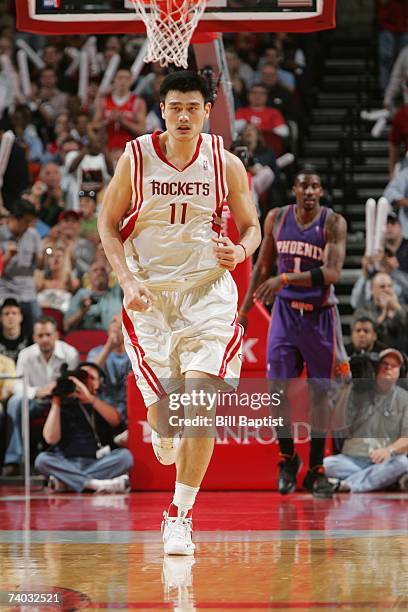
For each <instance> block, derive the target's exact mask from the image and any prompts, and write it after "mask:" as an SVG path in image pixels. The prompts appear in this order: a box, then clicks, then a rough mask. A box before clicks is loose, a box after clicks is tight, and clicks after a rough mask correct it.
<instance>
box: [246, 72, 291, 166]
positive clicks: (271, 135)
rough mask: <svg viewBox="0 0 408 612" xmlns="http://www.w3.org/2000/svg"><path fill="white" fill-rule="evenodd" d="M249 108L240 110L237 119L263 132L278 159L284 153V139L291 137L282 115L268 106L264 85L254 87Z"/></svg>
mask: <svg viewBox="0 0 408 612" xmlns="http://www.w3.org/2000/svg"><path fill="white" fill-rule="evenodd" d="M248 100H249V106H245V107H243V108H239V109H238V110H237V112H236V114H235V118H236V119H244V120H245V121H246V122H247V123H253V124H254V125H255V126H256V127H257V128H258V130H260V131H261V132H262V135H263V137H264V138H265V142H266V143H267V144H268V145H269V146H270V147H272V149H273V151H274V153H275V155H276V156H277V157H278V156H279V155H281V153H282V151H283V139H284V138H286V137H287V136H288V135H289V128H288V126H287V125H286V123H285V119H284V118H283V115H282V113H280V112H279V111H278V110H277V109H276V108H270V107H268V106H267V100H268V90H267V88H266V87H265V86H264V85H262V84H258V85H253V86H252V87H251V89H250V90H249V94H248Z"/></svg>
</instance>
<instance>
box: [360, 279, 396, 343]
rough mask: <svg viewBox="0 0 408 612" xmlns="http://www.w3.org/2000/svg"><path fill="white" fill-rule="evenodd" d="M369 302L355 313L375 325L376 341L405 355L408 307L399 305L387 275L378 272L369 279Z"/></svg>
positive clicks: (391, 282) (393, 286)
mask: <svg viewBox="0 0 408 612" xmlns="http://www.w3.org/2000/svg"><path fill="white" fill-rule="evenodd" d="M371 293H372V296H371V301H370V303H369V304H368V305H367V306H366V307H365V308H360V309H358V310H357V311H356V313H355V318H356V319H358V318H359V317H361V316H363V315H364V316H367V317H369V318H371V319H372V320H373V321H374V322H375V323H376V325H377V333H378V340H379V341H380V342H382V343H383V344H385V345H386V346H390V347H393V348H397V349H398V350H401V351H402V352H404V353H406V352H407V349H408V306H407V305H406V304H401V303H400V301H399V299H398V297H397V294H396V291H395V285H394V283H393V280H392V278H391V276H390V275H389V274H385V273H383V272H378V273H377V274H376V275H375V276H373V278H372V279H371Z"/></svg>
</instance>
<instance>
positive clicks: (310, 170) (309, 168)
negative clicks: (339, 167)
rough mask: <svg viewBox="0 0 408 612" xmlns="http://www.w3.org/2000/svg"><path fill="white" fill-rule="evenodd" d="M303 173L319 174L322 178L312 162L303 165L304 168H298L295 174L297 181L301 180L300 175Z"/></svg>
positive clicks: (309, 174)
mask: <svg viewBox="0 0 408 612" xmlns="http://www.w3.org/2000/svg"><path fill="white" fill-rule="evenodd" d="M302 175H307V176H311V175H313V176H317V177H318V178H319V180H321V179H320V174H319V173H318V171H317V170H316V168H315V167H314V166H312V165H311V164H308V165H306V166H303V168H300V170H298V171H297V172H296V176H295V183H297V181H298V180H299V176H302Z"/></svg>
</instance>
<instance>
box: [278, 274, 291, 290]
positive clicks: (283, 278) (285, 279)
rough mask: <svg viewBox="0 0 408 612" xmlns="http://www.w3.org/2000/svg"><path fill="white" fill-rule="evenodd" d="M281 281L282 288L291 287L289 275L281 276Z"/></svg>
mask: <svg viewBox="0 0 408 612" xmlns="http://www.w3.org/2000/svg"><path fill="white" fill-rule="evenodd" d="M280 279H281V281H282V287H287V286H288V285H289V279H288V275H287V274H286V273H285V272H283V274H281V275H280Z"/></svg>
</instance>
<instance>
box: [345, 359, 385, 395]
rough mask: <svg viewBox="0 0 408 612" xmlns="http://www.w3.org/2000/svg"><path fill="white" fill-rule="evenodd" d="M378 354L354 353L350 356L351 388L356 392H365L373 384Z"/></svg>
mask: <svg viewBox="0 0 408 612" xmlns="http://www.w3.org/2000/svg"><path fill="white" fill-rule="evenodd" d="M379 363H380V355H379V354H378V353H370V352H367V353H356V354H355V355H352V356H351V357H350V370H351V375H352V382H353V388H354V390H355V392H356V393H367V392H368V391H372V390H373V389H374V386H375V375H376V370H377V367H378V364H379Z"/></svg>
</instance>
